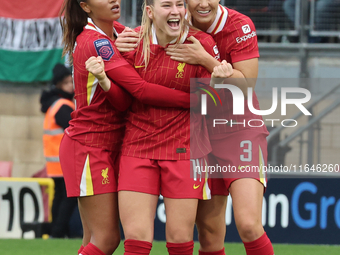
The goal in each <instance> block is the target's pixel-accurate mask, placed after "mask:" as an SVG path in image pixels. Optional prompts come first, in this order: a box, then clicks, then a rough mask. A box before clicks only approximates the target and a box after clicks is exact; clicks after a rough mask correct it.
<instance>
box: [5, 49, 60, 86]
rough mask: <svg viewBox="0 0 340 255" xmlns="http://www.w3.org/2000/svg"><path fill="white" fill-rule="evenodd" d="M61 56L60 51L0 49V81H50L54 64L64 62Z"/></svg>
mask: <svg viewBox="0 0 340 255" xmlns="http://www.w3.org/2000/svg"><path fill="white" fill-rule="evenodd" d="M61 55H62V49H53V50H47V51H38V52H34V51H8V50H3V49H0V80H4V81H11V82H27V83H28V82H33V81H42V82H46V81H50V80H51V79H52V69H53V67H54V66H55V64H56V63H63V62H64V59H63V58H62V57H61ZM13 63H14V64H13Z"/></svg>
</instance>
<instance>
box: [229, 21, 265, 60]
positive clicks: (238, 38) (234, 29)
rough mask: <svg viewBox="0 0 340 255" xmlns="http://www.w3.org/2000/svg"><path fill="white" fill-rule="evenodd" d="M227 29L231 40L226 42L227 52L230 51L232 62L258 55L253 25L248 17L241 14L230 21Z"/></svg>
mask: <svg viewBox="0 0 340 255" xmlns="http://www.w3.org/2000/svg"><path fill="white" fill-rule="evenodd" d="M228 30H229V31H228V37H230V38H231V41H230V42H229V43H228V44H227V47H228V49H227V52H230V57H231V62H232V63H235V62H239V61H243V60H247V59H252V58H258V57H259V56H260V55H259V49H258V44H257V35H256V29H255V25H254V23H253V22H252V21H251V19H250V18H249V17H247V16H244V15H243V17H242V18H240V19H237V20H236V21H235V22H232V24H230V25H229V29H228Z"/></svg>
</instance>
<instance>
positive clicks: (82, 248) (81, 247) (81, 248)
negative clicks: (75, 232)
mask: <svg viewBox="0 0 340 255" xmlns="http://www.w3.org/2000/svg"><path fill="white" fill-rule="evenodd" d="M83 250H84V246H83V245H81V246H80V248H79V250H78V255H79V254H80V253H81V252H82V251H83Z"/></svg>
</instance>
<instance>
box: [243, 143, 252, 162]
mask: <svg viewBox="0 0 340 255" xmlns="http://www.w3.org/2000/svg"><path fill="white" fill-rule="evenodd" d="M247 145H248V146H247ZM240 147H241V148H244V147H245V148H244V149H243V152H244V154H241V155H240V160H241V161H244V162H250V161H252V153H251V150H252V144H251V141H249V140H244V141H242V142H241V143H240Z"/></svg>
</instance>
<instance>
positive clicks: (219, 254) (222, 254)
mask: <svg viewBox="0 0 340 255" xmlns="http://www.w3.org/2000/svg"><path fill="white" fill-rule="evenodd" d="M198 254H199V255H225V252H224V248H223V249H222V250H219V251H211V252H206V251H198Z"/></svg>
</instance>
